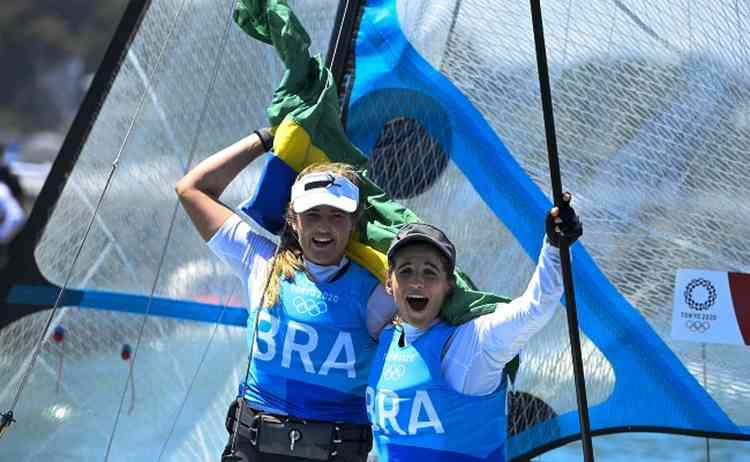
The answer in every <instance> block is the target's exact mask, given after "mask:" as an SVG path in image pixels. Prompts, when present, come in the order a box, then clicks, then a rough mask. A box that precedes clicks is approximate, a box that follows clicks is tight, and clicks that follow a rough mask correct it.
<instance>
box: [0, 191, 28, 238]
mask: <svg viewBox="0 0 750 462" xmlns="http://www.w3.org/2000/svg"><path fill="white" fill-rule="evenodd" d="M25 219H26V213H25V212H24V210H23V208H22V207H21V205H20V204H19V203H18V201H17V200H16V198H15V197H13V193H11V191H10V188H8V186H7V185H6V184H5V183H3V182H0V244H7V243H9V242H10V241H11V240H13V238H14V237H15V236H16V234H17V233H18V231H19V230H20V229H21V227H22V226H23V223H24V220H25Z"/></svg>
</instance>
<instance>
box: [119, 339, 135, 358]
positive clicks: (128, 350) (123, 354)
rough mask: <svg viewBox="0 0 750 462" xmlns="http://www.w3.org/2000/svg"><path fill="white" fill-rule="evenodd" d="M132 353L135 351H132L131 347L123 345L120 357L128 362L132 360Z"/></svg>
mask: <svg viewBox="0 0 750 462" xmlns="http://www.w3.org/2000/svg"><path fill="white" fill-rule="evenodd" d="M132 352H133V350H132V349H131V348H130V345H128V344H127V343H126V344H125V345H123V346H122V351H121V352H120V357H121V358H122V359H123V360H124V361H127V360H129V359H130V354H131V353H132Z"/></svg>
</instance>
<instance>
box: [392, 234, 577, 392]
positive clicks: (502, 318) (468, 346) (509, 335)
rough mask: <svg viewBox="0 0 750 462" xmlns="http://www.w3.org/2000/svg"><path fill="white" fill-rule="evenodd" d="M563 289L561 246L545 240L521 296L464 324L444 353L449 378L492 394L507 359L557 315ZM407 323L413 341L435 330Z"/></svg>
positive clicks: (463, 387) (469, 389)
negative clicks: (559, 247)
mask: <svg viewBox="0 0 750 462" xmlns="http://www.w3.org/2000/svg"><path fill="white" fill-rule="evenodd" d="M562 294H563V282H562V270H561V268H560V250H559V249H557V248H556V247H552V246H550V245H549V244H546V243H545V244H544V245H543V247H542V251H541V253H540V255H539V259H538V261H537V266H536V269H535V271H534V274H533V275H532V276H531V280H530V281H529V284H528V286H527V287H526V290H525V291H524V293H523V294H522V295H521V296H520V297H518V298H515V299H513V300H512V301H511V302H510V303H508V304H499V306H498V307H497V309H496V310H495V312H494V313H492V314H487V315H484V316H480V317H478V318H475V319H472V320H471V321H468V322H466V323H464V324H461V325H460V326H458V328H457V329H456V331H455V332H454V334H453V336H452V337H451V340H450V344H449V346H448V349H447V351H446V353H445V356H443V362H442V366H443V374H444V376H445V378H446V380H447V381H448V383H449V384H450V385H451V386H452V387H453V388H454V389H455V390H456V391H459V392H461V393H465V394H467V395H486V394H489V393H492V392H493V391H494V390H495V389H496V388H497V387H498V386H499V385H500V382H501V381H502V377H503V368H504V367H505V364H506V363H507V362H508V361H510V360H511V359H513V357H514V356H516V355H517V354H518V353H519V352H520V351H521V349H522V348H523V347H524V345H525V344H526V343H527V342H528V341H529V339H530V338H531V337H532V336H533V335H534V334H536V333H537V332H539V331H540V330H541V329H542V328H543V327H544V326H545V324H547V323H548V322H549V320H550V319H552V316H553V315H554V313H555V308H556V306H557V304H558V302H559V301H560V297H562ZM436 322H437V320H436ZM402 326H403V327H404V332H405V339H406V342H407V343H408V342H412V341H414V339H416V338H418V337H419V336H420V335H421V334H423V333H424V332H426V331H427V330H428V329H429V327H428V328H426V329H416V328H414V327H412V326H410V325H409V324H407V323H405V322H402Z"/></svg>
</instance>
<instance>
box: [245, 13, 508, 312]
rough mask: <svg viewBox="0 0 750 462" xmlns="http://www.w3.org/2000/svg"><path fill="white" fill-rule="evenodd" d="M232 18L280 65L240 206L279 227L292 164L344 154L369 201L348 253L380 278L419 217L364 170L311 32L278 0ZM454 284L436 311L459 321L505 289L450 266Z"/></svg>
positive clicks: (490, 307) (298, 166)
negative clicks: (259, 161)
mask: <svg viewBox="0 0 750 462" xmlns="http://www.w3.org/2000/svg"><path fill="white" fill-rule="evenodd" d="M234 20H235V21H236V22H237V24H238V25H239V26H240V27H241V28H242V29H243V30H244V31H245V32H247V33H248V34H249V35H250V36H252V37H254V38H255V39H257V40H260V41H262V42H265V43H267V44H269V45H272V46H273V47H274V48H275V49H276V51H277V52H278V54H279V57H280V58H281V60H282V61H283V62H284V65H285V67H286V71H285V73H284V76H283V78H282V80H281V83H280V84H279V87H278V88H277V89H276V91H275V93H274V96H273V100H272V101H271V104H270V105H269V106H268V108H267V113H268V120H269V123H270V126H271V127H272V131H274V134H275V137H274V142H273V153H272V155H271V156H270V159H269V160H268V162H267V164H266V165H265V167H264V171H263V174H262V177H261V181H260V183H259V186H258V188H257V190H256V192H255V195H254V196H253V197H252V198H251V199H250V200H248V201H247V202H246V203H245V204H244V205H243V206H242V210H243V211H244V212H245V213H246V214H248V215H249V216H250V217H252V218H253V219H254V220H255V221H257V222H258V223H259V224H260V225H261V226H263V227H264V228H266V229H267V230H269V231H271V232H274V233H278V232H279V231H280V230H281V227H282V224H283V216H284V211H285V208H286V205H287V203H288V202H289V200H290V189H291V186H292V183H293V182H294V179H295V177H296V175H297V172H299V171H300V170H302V169H303V168H304V167H306V166H308V165H310V164H313V163H318V162H346V163H349V164H351V165H353V166H355V167H356V168H357V169H359V170H360V171H361V179H362V183H363V184H364V187H363V188H362V189H361V190H360V194H363V195H364V198H365V200H366V202H367V207H366V209H367V210H366V212H365V213H364V215H363V217H362V219H361V221H360V223H359V226H358V227H357V230H355V232H354V234H353V236H352V239H351V241H350V242H349V245H348V247H347V254H348V255H349V257H350V258H351V259H352V260H354V261H356V262H357V263H359V264H361V265H362V266H364V267H365V268H367V269H368V270H369V271H370V272H371V273H372V274H373V275H375V276H376V277H377V278H378V279H380V280H381V281H383V280H384V279H385V275H386V270H387V259H386V256H385V253H386V251H387V249H388V246H389V245H390V243H391V240H392V239H393V237H394V236H395V235H396V233H397V232H398V230H399V228H400V226H402V225H403V224H405V223H411V222H417V221H420V220H419V218H418V217H417V216H416V215H415V214H414V213H413V212H411V211H410V210H408V209H406V208H405V207H403V206H401V205H400V204H398V203H397V202H395V201H392V200H390V198H388V196H387V195H386V194H385V193H383V191H382V190H381V189H380V188H379V187H378V186H377V185H376V184H375V183H373V182H372V181H370V180H369V179H368V177H367V172H366V171H365V170H364V168H365V164H366V161H367V159H366V157H365V156H364V155H363V154H362V152H360V151H359V150H358V149H357V148H356V147H355V146H354V145H353V144H352V143H351V141H350V140H349V138H348V137H347V136H346V133H345V132H344V128H343V127H342V125H341V118H340V117H341V115H340V113H339V100H338V91H337V88H336V84H335V82H334V80H333V75H332V74H331V72H330V70H329V69H328V68H327V67H326V66H325V64H324V63H323V61H322V59H321V57H320V56H314V57H311V56H310V53H309V47H310V37H309V35H308V34H307V32H306V31H305V29H304V28H303V27H302V24H300V22H299V20H298V19H297V17H296V16H295V15H294V13H293V12H292V11H291V9H290V8H289V6H288V5H287V4H286V2H285V1H284V0H238V3H237V6H236V8H235V11H234ZM456 282H457V290H455V291H454V293H453V296H452V297H451V298H450V299H449V300H448V301H447V302H446V303H445V304H444V306H443V307H442V311H441V316H442V317H443V318H444V319H445V320H446V321H447V322H448V323H451V324H461V323H464V322H466V321H468V320H470V319H473V318H475V317H477V316H480V315H483V314H486V313H491V312H493V311H494V310H495V307H496V306H497V303H507V302H508V301H509V299H508V298H506V297H501V296H498V295H494V294H491V293H485V292H479V291H477V290H476V288H475V287H474V286H473V284H472V283H471V281H470V279H469V278H468V277H467V276H466V275H465V274H464V273H462V272H461V271H460V270H458V269H457V270H456Z"/></svg>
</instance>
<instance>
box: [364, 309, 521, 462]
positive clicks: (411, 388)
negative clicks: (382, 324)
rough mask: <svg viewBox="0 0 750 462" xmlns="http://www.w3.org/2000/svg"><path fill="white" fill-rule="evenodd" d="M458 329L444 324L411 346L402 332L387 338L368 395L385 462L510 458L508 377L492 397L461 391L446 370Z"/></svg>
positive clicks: (387, 334)
mask: <svg viewBox="0 0 750 462" xmlns="http://www.w3.org/2000/svg"><path fill="white" fill-rule="evenodd" d="M454 331H455V327H454V326H448V325H446V324H445V323H443V322H440V323H439V324H436V325H435V326H433V327H431V328H430V330H429V331H427V332H426V333H424V334H423V335H422V336H421V337H419V338H417V339H416V340H415V341H414V342H413V343H412V344H410V345H406V346H405V347H400V346H399V344H398V341H399V337H400V335H401V329H400V328H395V329H386V330H385V331H383V333H382V334H381V336H380V344H379V346H378V352H377V353H376V355H375V360H374V362H373V366H372V370H371V371H370V381H369V386H368V387H367V397H366V400H367V413H368V416H369V418H370V422H371V423H372V430H373V436H374V439H375V449H376V451H377V452H378V461H379V462H401V461H404V462H405V461H430V462H432V461H444V462H478V461H493V462H502V461H504V460H505V454H504V452H505V451H504V443H505V433H506V430H505V428H506V419H505V391H506V379H503V381H502V383H501V384H500V386H499V387H498V389H497V390H495V391H494V392H493V393H491V394H489V395H486V396H469V395H464V394H462V393H459V392H457V391H455V390H454V389H453V388H452V387H451V386H450V384H448V382H447V381H446V380H445V378H444V377H443V373H442V370H441V360H442V353H443V349H444V347H445V345H446V342H447V340H448V339H449V338H450V336H451V335H452V334H453V332H454Z"/></svg>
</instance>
